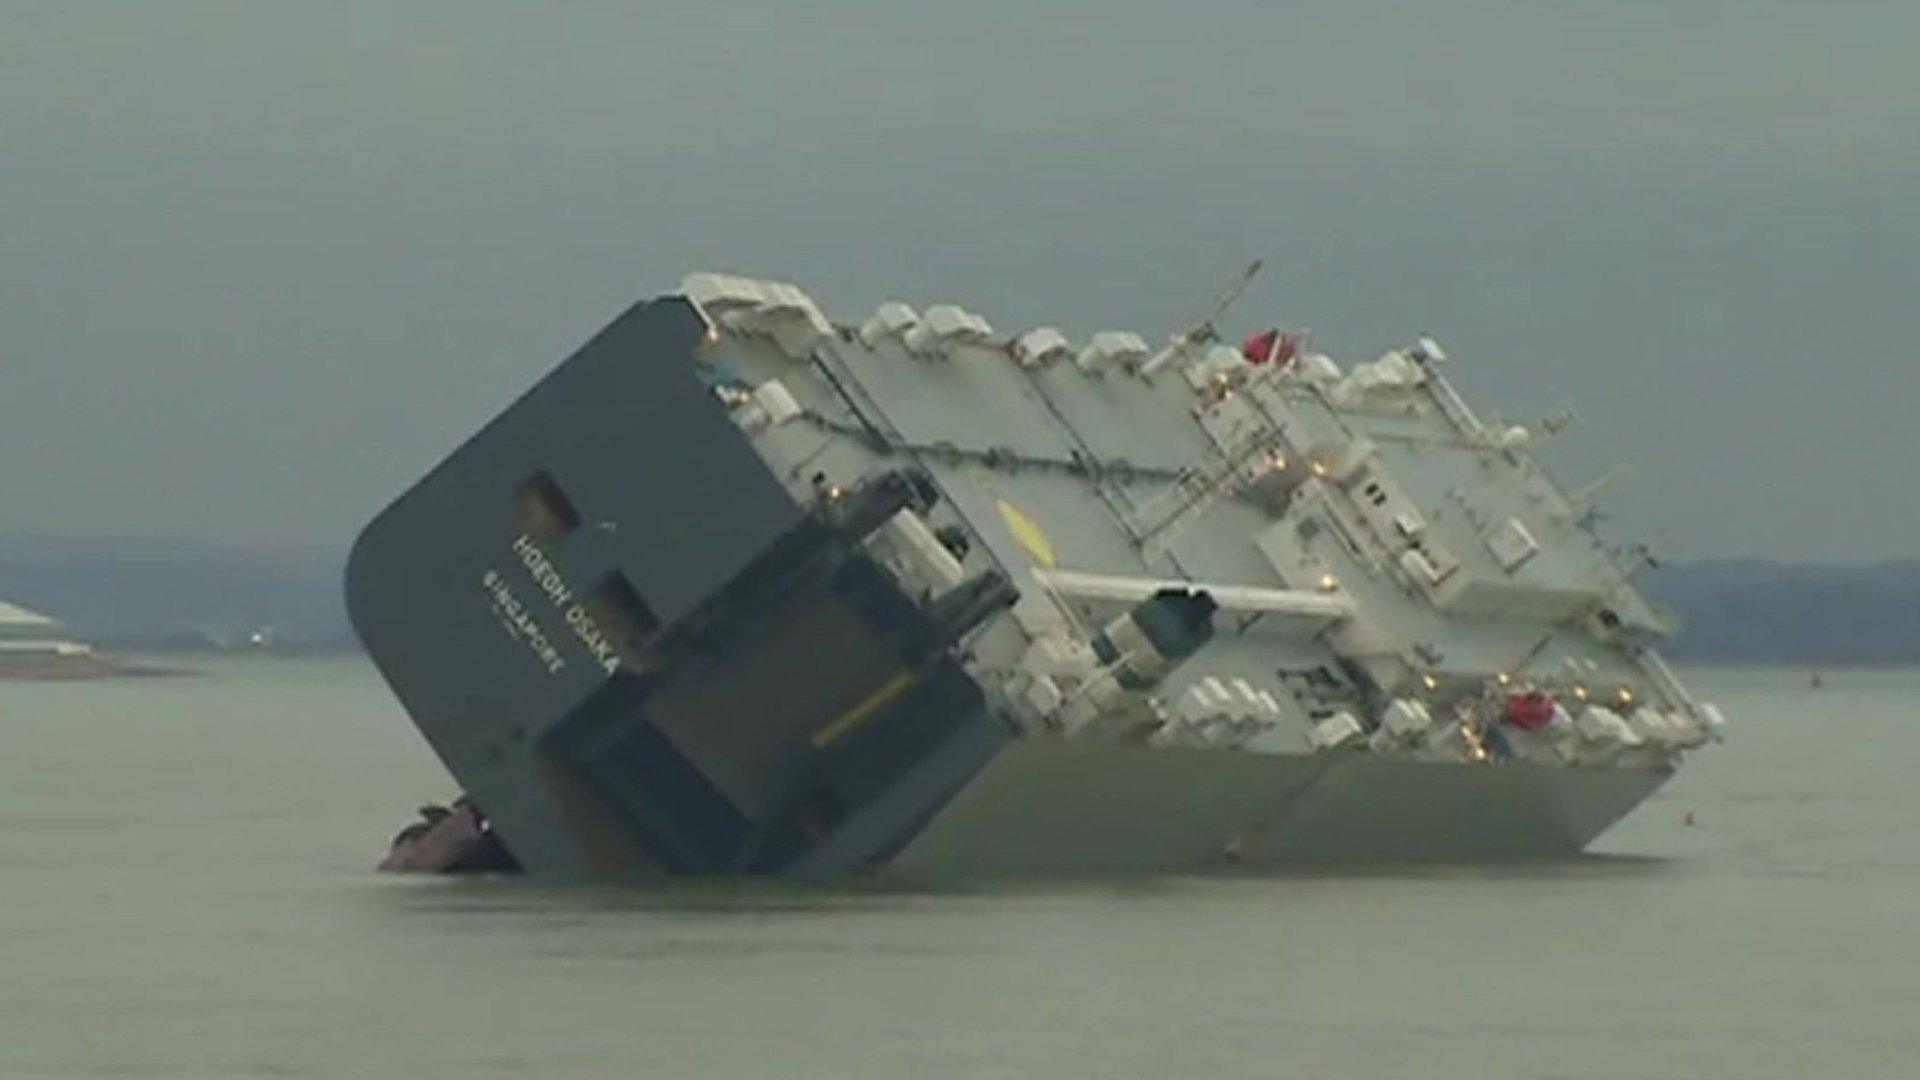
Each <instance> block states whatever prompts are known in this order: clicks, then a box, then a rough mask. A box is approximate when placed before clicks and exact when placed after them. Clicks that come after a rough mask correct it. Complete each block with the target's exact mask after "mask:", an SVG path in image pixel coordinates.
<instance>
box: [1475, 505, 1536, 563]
mask: <svg viewBox="0 0 1920 1080" xmlns="http://www.w3.org/2000/svg"><path fill="white" fill-rule="evenodd" d="M1539 550H1540V542H1539V541H1538V540H1535V539H1534V538H1533V534H1532V533H1531V532H1528V531H1527V527H1526V525H1524V524H1522V523H1521V521H1520V519H1519V518H1508V519H1507V520H1506V521H1505V522H1502V523H1501V524H1500V526H1499V527H1498V528H1496V529H1494V530H1493V531H1492V532H1491V533H1489V534H1488V535H1487V551H1488V552H1489V553H1490V554H1492V555H1493V560H1494V561H1495V562H1497V563H1499V564H1500V569H1502V570H1505V571H1506V572H1507V573H1509V574H1511V573H1513V572H1514V571H1515V570H1518V569H1520V568H1521V567H1522V566H1524V565H1526V562H1527V560H1528V559H1531V558H1533V557H1534V555H1535V554H1536V553H1538V552H1539Z"/></svg>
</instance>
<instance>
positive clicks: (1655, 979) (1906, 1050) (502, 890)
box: [0, 660, 1920, 1080]
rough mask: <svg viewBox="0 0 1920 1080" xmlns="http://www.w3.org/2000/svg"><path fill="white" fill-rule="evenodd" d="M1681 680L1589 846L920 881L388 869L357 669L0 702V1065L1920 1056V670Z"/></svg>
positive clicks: (585, 1068)
mask: <svg viewBox="0 0 1920 1080" xmlns="http://www.w3.org/2000/svg"><path fill="white" fill-rule="evenodd" d="M1696 681H1697V682H1698V683H1700V684H1701V685H1702V687H1703V688H1704V689H1706V690H1709V691H1710V692H1711V696H1713V697H1715V698H1716V699H1718V700H1719V701H1721V702H1722V704H1723V705H1724V706H1725V707H1726V709H1727V712H1728V714H1729V715H1730V716H1731V717H1732V718H1733V722H1734V724H1735V728H1734V732H1733V740H1732V741H1731V742H1730V743H1729V744H1728V745H1726V746H1724V747H1721V748H1719V749H1718V750H1717V751H1715V752H1712V753H1707V754H1703V755H1701V756H1700V758H1699V760H1698V761H1696V762H1695V763H1694V764H1693V765H1692V766H1691V767H1690V768H1688V769H1687V770H1685V771H1684V772H1683V773H1682V775H1681V776H1680V778H1679V779H1678V780H1677V781H1676V782H1675V783H1674V784H1673V785H1672V786H1671V787H1670V788H1669V789H1668V790H1667V791H1666V792H1665V793H1664V794H1662V795H1661V796H1660V797H1659V798H1657V799H1655V800H1654V801H1652V802H1650V803H1648V804H1647V805H1646V806H1644V807H1643V808H1642V809H1641V810H1640V811H1639V812H1637V813H1636V814H1635V815H1634V816H1633V817H1631V818H1630V819H1628V820H1627V821H1626V822H1624V823H1622V824H1621V825H1620V826H1618V827H1617V828H1616V829H1615V830H1614V831H1613V832H1612V833H1610V834H1608V836H1607V837H1605V838H1604V839H1603V841H1602V844H1601V847H1600V849H1599V851H1598V852H1597V853H1596V854H1594V855H1591V856H1588V857H1585V858H1581V859H1577V860H1573V861H1570V862H1567V863H1563V864H1555V865H1551V866H1542V867H1529V868H1498V867H1480V868H1474V867H1468V868H1451V869H1445V870H1420V871H1400V872H1394V871H1382V872H1373V873H1364V874H1360V873H1355V874H1339V875H1315V876H1294V877H1289V876H1279V877H1264V878H1233V879H1198V880H1196V879H1169V880H1132V881H1101V882H1073V883H1060V884H1030V885H1024V886H1019V887H992V888H987V887H980V888H973V889H963V890H956V891H952V892H945V893H932V894H929V893H891V892H884V891H878V890H873V889H861V888H841V889H827V888H794V887H788V886H771V885H767V884H755V885H751V886H741V887H714V886H697V887H673V888H663V889H655V890H647V891H634V890H630V889H629V890H589V889H553V888H541V887H537V886H530V885H527V884H524V883H499V882H493V883H486V882H467V881H443V880H405V879H392V878H383V877H379V876H376V875H374V874H373V873H371V872H370V871H369V869H368V867H369V866H370V865H371V863H372V862H373V861H374V860H375V859H376V858H377V857H378V855H379V854H380V851H381V848H382V846H383V844H384V843H385V841H386V839H387V837H388V836H389V835H390V834H391V833H392V831H393V830H394V829H395V828H396V827H397V826H398V825H399V824H401V823H402V822H403V821H404V820H405V819H406V818H407V817H408V816H409V815H410V814H411V812H412V809H413V807H414V806H415V805H416V804H417V803H418V802H420V801H422V800H424V799H426V798H429V797H445V796H446V795H448V794H449V793H450V792H449V788H448V785H447V782H446V780H445V778H444V777H443V776H442V774H441V772H440V770H439V768H438V766H437V764H436V763H435V762H434V760H433V759H432V758H431V757H430V755H429V754H428V753H427V752H426V750H425V749H424V748H423V747H422V746H421V744H420V743H419V742H418V740H417V739H416V738H415V737H414V735H413V734H412V731H411V729H410V728H409V727H408V726H407V724H406V723H405V722H404V720H403V719H402V718H401V716H400V714H399V712H398V710H397V707H396V706H395V705H394V704H393V703H392V701H391V699H390V698H389V697H388V696H387V694H386V692H385V690H384V689H383V688H382V687H381V685H380V684H379V682H378V680H377V679H376V678H375V676H374V675H373V673H372V670H371V669H370V668H369V667H367V666H366V665H365V664H363V663H361V662H358V661H351V660H301V661H289V660H283V661H273V660H254V661H247V662H238V663H236V662H221V663H218V664H216V665H215V666H214V667H213V669H212V672H211V674H210V675H208V676H207V677H204V678H194V679H173V680H151V681H130V682H107V683H89V684H72V685H34V684H20V683H0V1077H5V1078H10V1080H24V1078H42V1077H61V1078H68V1077H191V1078H215V1077H254V1076H261V1077H309V1076H311V1077H334V1076H340V1077H404V1078H409V1080H416V1078H417V1080H431V1078H441V1077H448V1078H453V1077H458V1078H462V1080H472V1078H476V1077H526V1078H546V1077H618V1076H674V1077H682V1076H687V1077H691V1076H701V1077H705V1076H713V1077H835V1078H842V1077H862V1076H874V1077H901V1076H905V1077H915V1078H930V1077H949V1076H953V1077H1082V1076H1084V1077H1116V1076H1151V1077H1174V1076H1182V1077H1184V1076H1192V1077H1239V1076H1246V1077H1277V1076H1284V1077H1330V1078H1347V1077H1425V1076H1473V1077H1476V1078H1503V1077H1541V1078H1549V1077H1551V1078H1573V1077H1594V1078H1606V1080H1620V1078H1627V1077H1728V1078H1738V1080H1755V1078H1771V1077H1796V1078H1797V1077H1815V1076H1818V1077H1829V1076H1831V1077H1877V1076H1888V1077H1895V1076H1898V1077H1908V1076H1913V1075H1917V1074H1920V1025H1916V1024H1915V1022H1914V1018H1913V1009H1914V1005H1915V1002H1916V1001H1920V787H1916V785H1915V783H1914V778H1915V775H1916V772H1920V715H1917V714H1920V672H1914V671H1871V672H1838V673H1829V676H1828V689H1826V690H1824V691H1821V692H1818V693H1815V692H1811V691H1809V690H1808V689H1807V687H1806V676H1805V673H1804V672H1786V671H1778V672H1775V671H1762V672H1705V673H1700V674H1699V675H1698V676H1697V677H1696ZM1689 811H1691V812H1692V813H1693V815H1694V820H1695V824H1693V825H1692V826H1688V825H1686V824H1685V818H1686V815H1687V814H1688V812H1689Z"/></svg>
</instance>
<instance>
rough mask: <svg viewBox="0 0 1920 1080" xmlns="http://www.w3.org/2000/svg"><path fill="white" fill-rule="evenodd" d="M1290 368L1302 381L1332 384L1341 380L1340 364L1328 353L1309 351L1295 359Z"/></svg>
mask: <svg viewBox="0 0 1920 1080" xmlns="http://www.w3.org/2000/svg"><path fill="white" fill-rule="evenodd" d="M1288 370H1290V371H1292V372H1293V373H1294V377H1295V378H1297V379H1299V380H1300V381H1302V382H1309V383H1313V384H1315V385H1317V386H1331V385H1332V384H1334V383H1337V382H1339V381H1340V365H1339V364H1336V363H1334V362H1333V357H1331V356H1328V355H1327V354H1326V353H1308V354H1307V355H1305V356H1302V357H1300V358H1299V359H1298V360H1295V361H1294V362H1293V364H1292V365H1291V366H1290V367H1289V369H1288Z"/></svg>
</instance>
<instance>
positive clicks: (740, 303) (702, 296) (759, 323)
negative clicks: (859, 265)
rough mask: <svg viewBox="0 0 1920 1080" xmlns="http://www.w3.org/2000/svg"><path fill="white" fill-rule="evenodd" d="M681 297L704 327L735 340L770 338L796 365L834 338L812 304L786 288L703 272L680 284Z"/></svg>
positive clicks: (792, 287) (802, 294)
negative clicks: (707, 325)
mask: <svg viewBox="0 0 1920 1080" xmlns="http://www.w3.org/2000/svg"><path fill="white" fill-rule="evenodd" d="M680 291H681V293H682V294H683V295H685V296H686V297H687V298H688V299H690V300H692V301H693V302H694V303H696V304H698V305H700V309H701V310H702V311H703V312H705V313H706V316H707V319H708V321H710V322H712V323H714V324H716V325H717V326H720V327H723V328H725V329H727V330H731V331H733V332H734V333H737V334H750V335H755V336H759V337H765V338H769V339H771V340H772V341H773V343H774V345H775V346H777V347H778V348H779V349H780V351H781V352H782V353H783V354H785V355H786V356H788V357H790V358H792V359H795V360H804V359H806V358H807V357H809V356H811V355H812V353H813V347H814V346H815V345H817V344H819V343H820V341H821V339H823V338H825V337H827V336H828V335H830V334H832V333H833V324H832V323H830V322H828V321H827V317H826V316H825V315H822V314H821V313H820V308H819V307H818V306H817V305H816V304H814V302H813V298H812V297H810V296H808V295H807V294H806V293H805V292H803V291H801V290H800V288H799V286H796V285H789V284H787V283H786V282H782V281H760V280H757V279H755V278H745V277H739V276H737V275H734V274H714V273H704V272H703V273H697V274H688V275H687V276H686V277H685V278H683V279H681V281H680Z"/></svg>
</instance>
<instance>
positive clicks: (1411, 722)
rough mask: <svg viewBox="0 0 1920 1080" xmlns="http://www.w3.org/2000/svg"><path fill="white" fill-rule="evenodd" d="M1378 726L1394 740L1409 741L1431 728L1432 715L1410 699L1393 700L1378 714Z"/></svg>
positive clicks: (1423, 706) (1425, 708) (1424, 707)
mask: <svg viewBox="0 0 1920 1080" xmlns="http://www.w3.org/2000/svg"><path fill="white" fill-rule="evenodd" d="M1380 726H1381V727H1383V728H1385V729H1386V730H1387V732H1388V733H1389V734H1391V735H1393V736H1394V737H1395V738H1400V739H1411V738H1413V737H1415V736H1417V735H1419V734H1420V733H1422V732H1424V731H1426V730H1427V729H1428V728H1430V727H1432V726H1433V714H1432V713H1429V712H1428V711H1427V707H1426V706H1425V705H1422V704H1421V703H1419V702H1417V701H1414V700H1413V699H1412V698H1395V699H1394V701H1393V703H1392V704H1391V705H1388V706H1387V708H1386V711H1385V712H1383V713H1381V714H1380Z"/></svg>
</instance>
